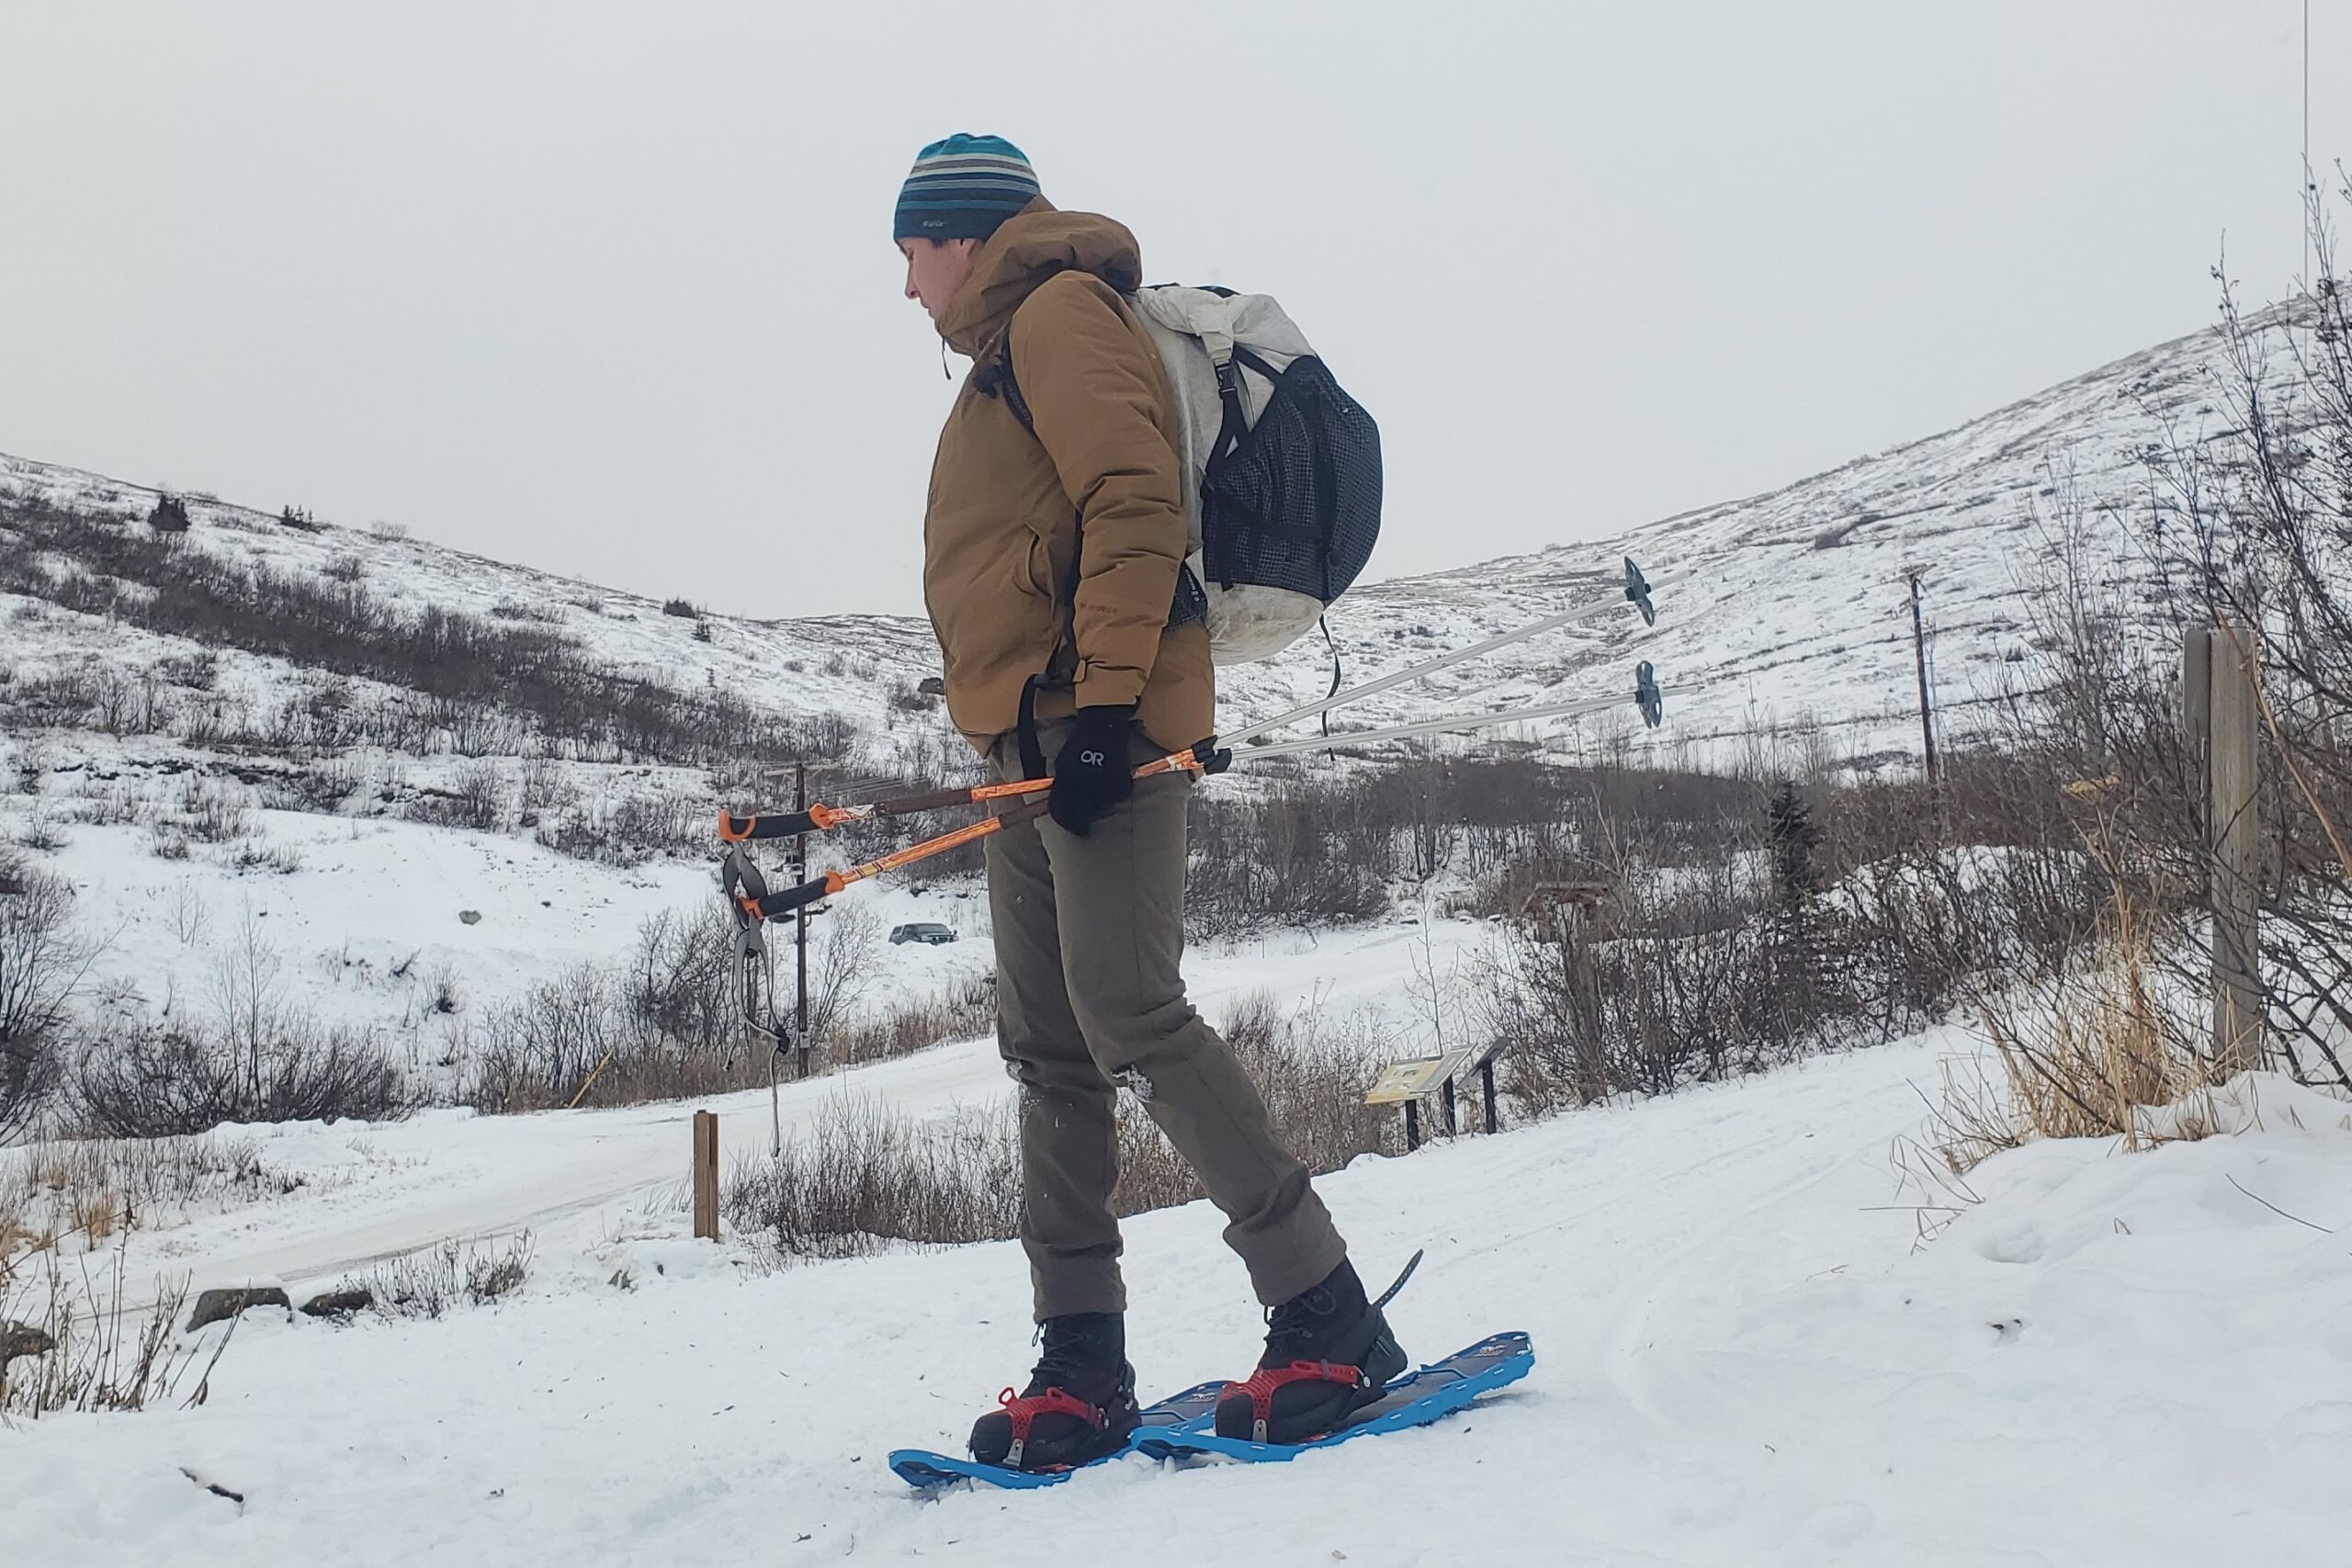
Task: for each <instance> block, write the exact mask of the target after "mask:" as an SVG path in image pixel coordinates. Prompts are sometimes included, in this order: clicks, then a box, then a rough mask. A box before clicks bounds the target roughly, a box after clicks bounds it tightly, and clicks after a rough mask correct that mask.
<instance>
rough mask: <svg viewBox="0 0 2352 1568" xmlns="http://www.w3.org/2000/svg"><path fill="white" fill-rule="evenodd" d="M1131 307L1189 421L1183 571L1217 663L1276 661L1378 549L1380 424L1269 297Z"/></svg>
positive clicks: (1160, 299)
mask: <svg viewBox="0 0 2352 1568" xmlns="http://www.w3.org/2000/svg"><path fill="white" fill-rule="evenodd" d="M1127 302H1128V304H1129V305H1130V306H1131V307H1132V308H1133V309H1134V310H1135V312H1136V319H1137V320H1139V321H1142V322H1143V324H1144V327H1145V329H1146V330H1147V331H1148V333H1150V334H1151V339H1152V342H1153V344H1155V345H1156V346H1157V347H1158V348H1159V358H1160V363H1161V364H1162V366H1164V367H1166V369H1167V372H1168V381H1169V385H1170V388H1171V389H1173V390H1174V392H1175V395H1176V402H1177V406H1178V410H1179V412H1180V413H1181V416H1182V421H1181V423H1182V426H1183V431H1182V442H1181V449H1180V451H1179V452H1178V457H1181V458H1182V462H1183V467H1184V514H1185V519H1186V521H1187V522H1188V523H1189V524H1190V525H1191V551H1190V554H1189V556H1188V558H1187V559H1186V563H1185V564H1186V567H1187V569H1188V570H1189V571H1190V572H1191V574H1192V578H1193V582H1194V583H1195V584H1197V585H1198V587H1199V588H1200V589H1201V591H1202V592H1203V593H1204V597H1205V599H1206V608H1205V615H1206V619H1207V623H1208V629H1209V648H1210V653H1211V656H1212V657H1213V658H1214V659H1215V660H1216V662H1217V663H1219V664H1245V663H1248V662H1250V661H1251V660H1260V659H1269V658H1272V656H1273V655H1275V654H1277V653H1280V652H1281V651H1282V650H1283V649H1285V648H1288V647H1289V646H1290V645H1291V644H1292V643H1294V642H1295V641H1297V640H1298V639H1299V637H1302V636H1304V635H1305V634H1306V632H1307V631H1309V630H1311V629H1312V628H1313V627H1314V626H1315V625H1316V623H1317V621H1318V620H1320V619H1321V617H1322V615H1323V612H1324V610H1325V608H1326V607H1327V606H1328V605H1329V604H1330V603H1331V602H1332V601H1333V600H1335V599H1337V598H1338V597H1339V596H1340V594H1341V593H1343V592H1346V591H1347V589H1348V587H1349V585H1350V584H1351V583H1352V582H1353V581H1355V578H1356V574H1357V573H1358V572H1359V571H1361V570H1363V562H1364V560H1365V558H1368V557H1369V556H1370V554H1371V552H1372V546H1373V543H1374V539H1375V538H1376V537H1377V536H1378V533H1379V526H1380V523H1379V517H1380V463H1379V455H1380V448H1379V434H1378V431H1377V428H1376V427H1375V426H1374V424H1373V422H1372V418H1371V416H1370V415H1369V414H1367V413H1365V412H1363V408H1362V407H1361V406H1360V405H1358V404H1357V403H1356V402H1355V401H1354V400H1353V399H1351V398H1349V397H1348V395H1347V394H1346V393H1345V392H1343V391H1340V389H1339V385H1338V383H1337V382H1335V381H1333V380H1332V379H1331V378H1330V373H1329V371H1328V370H1326V369H1325V368H1324V367H1323V363H1322V361H1321V360H1320V359H1318V358H1317V357H1316V355H1315V351H1314V349H1313V347H1312V346H1311V345H1310V344H1308V343H1307V341H1306V334H1305V333H1302V332H1300V331H1299V330H1298V327H1297V324H1296V323H1295V322H1294V321H1292V320H1291V319H1290V317H1289V316H1288V315H1286V314H1284V313H1283V308H1282V307H1281V306H1280V305H1279V304H1277V303H1275V301H1274V300H1273V299H1272V297H1271V296H1269V295H1264V294H1236V293H1232V292H1229V291H1227V290H1224V289H1214V288H1184V287H1182V286H1178V285H1166V286H1162V287H1159V288H1144V289H1140V290H1138V291H1137V292H1136V293H1135V294H1133V295H1130V296H1128V297H1127ZM1294 371H1295V372H1296V373H1295V374H1294V373H1293V372H1294ZM1278 393H1281V394H1284V400H1283V406H1282V407H1279V408H1277V407H1275V400H1276V397H1277V394H1278ZM1228 394H1229V396H1228ZM1270 411H1271V412H1272V413H1273V416H1274V417H1273V422H1272V424H1271V425H1270V424H1269V423H1268V415H1269V412H1270ZM1179 608H1180V610H1181V609H1182V595H1181V592H1180V604H1179Z"/></svg>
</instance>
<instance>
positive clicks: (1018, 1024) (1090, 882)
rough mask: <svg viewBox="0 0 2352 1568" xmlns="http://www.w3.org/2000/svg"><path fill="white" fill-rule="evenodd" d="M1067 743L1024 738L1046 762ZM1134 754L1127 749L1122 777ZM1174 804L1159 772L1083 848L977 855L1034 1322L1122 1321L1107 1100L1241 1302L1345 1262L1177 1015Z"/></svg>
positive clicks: (1226, 1053) (1182, 1012)
mask: <svg viewBox="0 0 2352 1568" xmlns="http://www.w3.org/2000/svg"><path fill="white" fill-rule="evenodd" d="M1067 728H1068V727H1067V726H1066V725H1047V726H1045V727H1043V734H1042V735H1041V736H1040V739H1041V741H1042V743H1043V745H1044V747H1045V752H1046V756H1047V757H1048V758H1051V757H1052V756H1053V755H1054V754H1055V752H1056V750H1057V749H1058V748H1059V746H1060V743H1061V739H1062V738H1063V735H1064V734H1065V733H1067ZM1147 745H1148V743H1147V742H1143V741H1141V740H1140V738H1138V739H1137V742H1136V745H1135V746H1134V747H1132V748H1131V750H1134V751H1135V752H1136V757H1137V759H1138V760H1140V759H1141V758H1143V757H1145V756H1148V755H1149V754H1150V753H1149V751H1148V750H1145V747H1146V746H1147ZM991 761H992V762H993V764H994V767H995V770H996V773H997V775H998V776H999V777H1000V778H1018V777H1019V776H1021V761H1020V751H1019V748H1018V746H1017V745H1016V744H1015V743H1014V742H1013V740H1012V738H1010V737H1007V738H1004V739H1001V740H1000V741H999V742H998V744H997V749H996V752H995V754H994V756H993V757H992V759H991ZM1191 790H1192V782H1191V779H1190V778H1189V776H1187V775H1185V774H1182V773H1162V774H1159V775H1158V776H1156V777H1153V778H1149V779H1145V780H1143V781H1141V782H1140V783H1138V784H1136V790H1135V794H1134V795H1131V796H1129V797H1128V798H1127V799H1126V800H1125V802H1123V803H1122V804H1121V805H1120V806H1119V807H1118V808H1117V809H1116V810H1115V811H1114V812H1113V813H1112V814H1111V815H1110V816H1109V817H1107V818H1103V820H1102V821H1099V822H1097V823H1095V824H1094V825H1093V828H1092V830H1091V832H1090V833H1088V834H1087V836H1086V837H1084V838H1080V837H1078V836H1076V835H1074V834H1071V833H1069V832H1066V831H1065V830H1063V829H1061V828H1060V827H1059V826H1057V824H1056V823H1055V822H1054V821H1053V820H1052V819H1051V818H1039V819H1038V820H1036V821H1035V822H1029V823H1023V824H1021V825H1019V826H1017V827H1013V828H1010V829H1005V830H1004V831H1002V832H1001V833H996V834H992V835H991V836H990V837H989V839H988V840H986V843H987V854H988V870H989V913H990V916H991V918H992V919H993V921H994V924H995V927H996V969H997V987H996V995H997V1045H998V1049H999V1050H1000V1051H1001V1053H1002V1054H1003V1056H1004V1060H1005V1066H1006V1070H1007V1071H1008V1072H1009V1073H1011V1074H1012V1077H1013V1078H1014V1079H1015V1080H1016V1081H1018V1082H1019V1084H1020V1085H1021V1112H1020V1114H1021V1166H1022V1207H1023V1219H1022V1226H1021V1242H1022V1246H1023V1247H1024V1248H1025V1249H1026V1250H1027V1252H1028V1254H1029V1269H1030V1280H1031V1283H1032V1286H1033V1288H1034V1290H1035V1298H1036V1301H1035V1310H1036V1315H1037V1319H1038V1321H1040V1322H1043V1321H1044V1320H1045V1319H1046V1318H1048V1317H1057V1316H1060V1315H1062V1314H1066V1313H1074V1312H1123V1311H1125V1307H1126V1292H1125V1287H1124V1285H1123V1284H1122V1283H1121V1281H1120V1279H1119V1262H1118V1259H1119V1224H1118V1221H1117V1220H1116V1219H1114V1217H1113V1216H1112V1213H1111V1190H1112V1187H1113V1185H1114V1183H1115V1182H1116V1181H1117V1180H1118V1175H1119V1154H1118V1151H1119V1142H1118V1129H1117V1123H1116V1120H1115V1115H1114V1102H1115V1096H1116V1094H1117V1090H1118V1086H1120V1085H1125V1086H1126V1087H1127V1088H1128V1089H1131V1090H1132V1091H1133V1092H1134V1093H1135V1094H1136V1097H1137V1098H1138V1099H1139V1100H1141V1101H1142V1103H1143V1106H1144V1109H1145V1110H1146V1111H1148V1112H1149V1114H1150V1116H1151V1119H1152V1120H1153V1121H1154V1122H1158V1123H1159V1129H1160V1131H1161V1132H1163V1133H1165V1134H1167V1135H1168V1141H1169V1142H1170V1144H1172V1145H1175V1148H1176V1152H1177V1153H1178V1154H1180V1155H1182V1156H1183V1157H1184V1159H1185V1161H1186V1162H1187V1163H1188V1164H1190V1165H1191V1166H1192V1168H1193V1170H1194V1171H1195V1172H1196V1173H1197V1174H1198V1175H1199V1177H1200V1179H1201V1185H1202V1186H1203V1187H1204V1188H1205V1189H1206V1190H1207V1191H1208V1195H1209V1198H1210V1200H1211V1201H1213V1202H1215V1203H1216V1206H1217V1207H1218V1208H1219V1209H1220V1210H1222V1211H1223V1212H1224V1213H1225V1216H1226V1218H1227V1222H1228V1224H1227V1225H1226V1227H1225V1239H1226V1244H1227V1246H1229V1247H1232V1248H1233V1250H1234V1251H1235V1252H1237V1253H1238V1254H1239V1255H1240V1257H1241V1261H1242V1263H1243V1264H1244V1265H1245V1266H1246V1267H1247V1268H1248V1269H1249V1271H1250V1285H1251V1288H1252V1289H1253V1290H1255V1292H1257V1296H1258V1299H1259V1300H1260V1301H1261V1302H1262V1303H1266V1304H1267V1305H1269V1306H1272V1305H1273V1304H1275V1303H1280V1302H1283V1301H1287V1300H1289V1299H1290V1298H1291V1297H1292V1296H1295V1295H1296V1294H1298V1293H1299V1292H1301V1291H1304V1290H1306V1288H1307V1287H1308V1286H1310V1285H1313V1284H1316V1283H1317V1282H1318V1281H1320V1280H1322V1279H1323V1278H1324V1277H1325V1276H1326V1275H1328V1274H1329V1273H1330V1272H1331V1270H1332V1269H1336V1268H1338V1267H1339V1266H1340V1262H1341V1260H1342V1259H1343V1258H1346V1256H1347V1247H1346V1244H1345V1243H1344V1242H1342V1241H1341V1240H1340V1234H1339V1232H1338V1231H1337V1230H1336V1229H1334V1228H1333V1226H1332V1224H1331V1216H1330V1214H1329V1212H1328V1211H1327V1210H1326V1209H1325V1208H1324V1207H1323V1201H1322V1200H1321V1199H1320V1198H1318V1197H1317V1196H1316V1195H1315V1190H1314V1189H1313V1188H1312V1187H1311V1186H1309V1185H1308V1182H1307V1177H1306V1167H1305V1166H1303V1165H1301V1164H1300V1163H1299V1162H1298V1161H1297V1159H1295V1157H1293V1156H1291V1154H1290V1153H1289V1151H1287V1150H1286V1149H1284V1148H1283V1145H1282V1144H1281V1142H1280V1141H1279V1140H1278V1139H1277V1138H1276V1137H1275V1135H1274V1129H1273V1124H1272V1120H1271V1119H1270V1118H1269V1117H1268V1115H1267V1113H1266V1104H1265V1100H1264V1099H1263V1097H1262V1096H1261V1095H1260V1094H1259V1092H1258V1087H1257V1085H1256V1084H1254V1083H1252V1082H1251V1081H1250V1077H1249V1075H1248V1074H1247V1073H1245V1072H1243V1071H1242V1069H1241V1065H1240V1064H1239V1063H1238V1061H1236V1060H1235V1059H1234V1055H1233V1050H1232V1048H1231V1047H1230V1046H1228V1045H1227V1043H1225V1041H1224V1040H1223V1039H1222V1038H1220V1037H1219V1035H1218V1034H1217V1032H1216V1030H1214V1029H1212V1028H1210V1027H1209V1025H1208V1023H1207V1021H1205V1020H1204V1019H1203V1018H1202V1017H1201V1015H1200V1014H1199V1013H1198V1012H1196V1011H1194V1010H1193V1004H1192V1003H1191V1002H1190V1001H1188V1000H1187V999H1186V998H1185V996H1184V980H1183V976H1182V974H1180V973H1179V965H1180V964H1181V962H1182V957H1183V951H1184V860H1185V852H1184V812H1185V804H1186V798H1187V796H1188V795H1189V794H1190V793H1191Z"/></svg>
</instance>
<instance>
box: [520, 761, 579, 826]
mask: <svg viewBox="0 0 2352 1568" xmlns="http://www.w3.org/2000/svg"><path fill="white" fill-rule="evenodd" d="M579 799H580V788H579V786H578V785H577V784H573V783H572V782H571V775H570V774H569V773H566V772H565V770H564V768H563V765H562V764H561V763H560V762H554V761H548V759H546V758H544V757H534V758H532V759H531V760H530V761H526V762H525V763H524V764H523V799H522V811H523V818H522V821H523V826H524V827H526V828H536V827H537V826H538V825H539V821H540V819H541V818H545V817H548V816H551V815H553V814H554V813H556V812H559V811H566V810H569V809H571V807H572V806H573V805H575V804H576V803H577V802H578V801H579Z"/></svg>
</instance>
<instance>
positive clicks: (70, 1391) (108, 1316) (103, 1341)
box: [0, 1248, 236, 1419]
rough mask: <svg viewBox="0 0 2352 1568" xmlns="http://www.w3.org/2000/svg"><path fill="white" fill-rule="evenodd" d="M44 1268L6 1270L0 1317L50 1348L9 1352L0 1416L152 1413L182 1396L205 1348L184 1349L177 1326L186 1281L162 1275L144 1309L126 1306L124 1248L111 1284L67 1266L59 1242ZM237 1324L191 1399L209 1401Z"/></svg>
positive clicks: (0, 1372) (0, 1273) (0, 1275)
mask: <svg viewBox="0 0 2352 1568" xmlns="http://www.w3.org/2000/svg"><path fill="white" fill-rule="evenodd" d="M40 1259H41V1262H40V1268H39V1269H34V1270H28V1271H26V1272H27V1274H28V1277H27V1278H24V1279H21V1280H17V1279H14V1277H12V1276H11V1275H10V1273H9V1272H8V1270H7V1269H6V1268H5V1267H0V1287H10V1288H8V1289H6V1292H5V1294H0V1318H13V1319H16V1320H17V1321H20V1322H28V1323H30V1324H31V1325H34V1326H36V1327H38V1328H39V1329H40V1330H41V1332H42V1333H43V1335H44V1336H45V1337H47V1338H48V1339H49V1340H50V1342H51V1347H52V1348H51V1349H49V1350H48V1351H47V1352H46V1353H44V1354H40V1355H37V1356H20V1357H17V1358H15V1359H0V1416H27V1417H30V1418H33V1419H39V1418H40V1416H47V1415H53V1414H55V1413H57V1412H60V1411H67V1410H73V1411H95V1410H117V1411H124V1410H143V1409H145V1408H147V1407H148V1406H149V1405H151V1404H164V1403H166V1402H167V1401H169V1400H170V1399H171V1398H172V1397H173V1396H174V1395H175V1393H178V1391H179V1388H180V1385H181V1384H182V1382H184V1381H185V1380H186V1378H187V1374H188V1373H189V1372H190V1371H192V1370H194V1369H195V1367H196V1363H197V1361H198V1359H199V1357H200V1356H201V1355H202V1351H201V1348H200V1347H199V1346H195V1345H191V1346H189V1347H187V1348H184V1349H183V1348H180V1347H179V1346H178V1344H177V1331H176V1327H175V1325H177V1324H178V1322H179V1317H180V1310H181V1308H182V1307H184V1306H185V1305H186V1304H187V1278H186V1277H185V1276H181V1277H178V1278H176V1279H166V1280H158V1281H157V1282H156V1286H155V1292H154V1301H153V1305H152V1307H150V1308H148V1309H146V1310H145V1311H144V1312H143V1313H133V1312H127V1311H125V1310H123V1309H122V1308H121V1306H120V1305H119V1303H121V1301H122V1299H123V1293H124V1286H125V1283H126V1275H125V1265H124V1254H122V1253H121V1252H119V1251H118V1252H117V1253H116V1254H115V1260H114V1268H113V1269H112V1271H111V1273H110V1275H109V1276H108V1277H107V1280H105V1281H104V1282H101V1281H98V1280H92V1279H90V1278H89V1277H88V1276H87V1275H86V1274H84V1273H80V1272H78V1271H77V1272H74V1273H68V1272H67V1270H66V1269H65V1266H64V1263H63V1260H62V1259H61V1258H59V1256H58V1254H57V1252H56V1251H55V1249H53V1248H51V1249H48V1250H45V1251H43V1252H42V1253H41V1254H40ZM235 1332H236V1330H235V1327H234V1325H232V1326H231V1327H230V1328H229V1329H228V1330H227V1331H226V1332H224V1333H223V1334H222V1336H221V1337H220V1342H219V1343H218V1344H216V1345H215V1346H214V1347H213V1348H212V1350H211V1353H210V1355H209V1358H205V1359H204V1367H203V1371H202V1372H200V1373H199V1374H198V1383H197V1387H196V1390H195V1392H194V1393H192V1394H191V1395H190V1396H189V1400H188V1403H190V1404H200V1403H202V1401H203V1398H204V1395H205V1393H206V1379H207V1378H209V1375H210V1372H211V1369H212V1367H213V1365H214V1364H215V1363H217V1362H218V1361H219V1360H220V1353H221V1351H222V1350H224V1349H225V1348H227V1346H228V1342H229V1339H230V1338H231V1337H232V1336H233V1335H234V1334H235Z"/></svg>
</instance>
